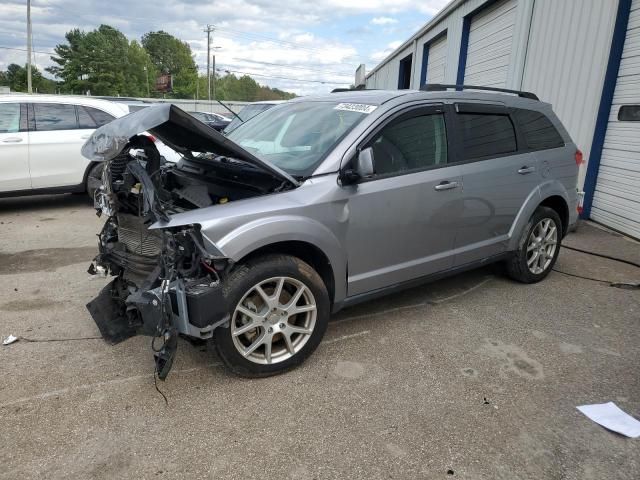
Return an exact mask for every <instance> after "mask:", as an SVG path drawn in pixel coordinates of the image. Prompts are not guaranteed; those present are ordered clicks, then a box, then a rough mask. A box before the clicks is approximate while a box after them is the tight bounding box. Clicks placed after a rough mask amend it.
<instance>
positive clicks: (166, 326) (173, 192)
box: [82, 105, 286, 379]
mask: <svg viewBox="0 0 640 480" xmlns="http://www.w3.org/2000/svg"><path fill="white" fill-rule="evenodd" d="M193 122H194V120H193V119H191V118H190V116H189V115H188V114H186V113H184V112H182V111H179V110H176V109H175V107H173V106H169V105H167V106H162V107H151V108H149V109H147V111H146V112H145V111H140V112H136V113H133V114H130V115H128V116H127V117H123V118H121V119H117V120H115V121H114V122H112V123H110V124H107V125H105V126H103V127H101V128H100V129H98V130H96V131H95V132H94V134H93V135H92V136H91V137H90V139H89V140H88V141H87V143H86V144H85V145H84V146H83V150H82V151H83V154H84V155H85V156H86V157H88V158H90V159H91V160H97V161H103V162H104V168H103V172H102V185H101V186H100V188H99V189H98V190H97V191H96V193H95V197H94V202H95V207H96V210H97V213H98V215H99V216H104V217H106V221H105V224H104V227H103V228H102V231H101V232H100V234H99V235H98V238H99V242H98V245H99V254H98V255H97V256H96V257H95V259H94V260H93V262H92V263H91V265H90V267H89V270H88V271H89V273H90V274H92V275H98V276H108V275H110V276H113V277H115V278H114V279H113V280H112V281H111V282H110V283H109V284H108V285H106V286H105V287H104V288H103V289H102V291H101V292H100V293H99V295H98V296H97V297H96V298H95V299H94V300H92V301H91V302H89V303H88V304H87V308H88V310H89V312H90V313H91V316H92V317H93V319H94V321H95V322H96V324H97V325H98V328H99V329H100V332H101V333H102V335H103V337H104V338H105V339H106V340H107V341H108V342H110V343H118V342H121V341H123V340H125V339H127V338H129V337H132V336H134V335H139V334H143V335H150V336H152V337H153V341H152V348H153V350H154V357H155V362H156V371H157V374H158V377H159V378H161V379H164V378H166V376H167V374H168V372H169V370H170V369H171V366H172V363H173V359H174V357H175V354H176V349H177V338H178V335H185V336H188V337H191V338H196V339H200V340H206V339H208V338H210V337H212V335H213V331H214V329H215V328H216V327H217V326H219V325H221V324H223V323H224V322H227V321H228V315H229V314H228V312H229V309H228V308H227V305H226V302H225V299H224V294H223V282H224V277H225V272H227V271H228V268H229V267H230V265H231V262H230V261H229V259H227V258H226V257H225V256H224V254H223V253H222V252H220V251H218V250H217V248H216V247H215V246H214V245H212V244H211V243H210V242H207V243H206V247H205V237H204V236H203V235H202V233H201V231H200V228H201V226H200V225H199V224H197V223H195V224H187V225H182V226H179V227H169V226H168V225H169V222H170V220H171V217H172V216H173V215H176V214H180V213H184V212H186V211H189V210H194V209H199V208H206V207H211V206H214V205H219V204H225V203H227V202H230V201H234V200H236V199H242V198H247V197H251V196H256V195H262V194H266V193H269V192H271V191H274V190H276V189H278V188H284V187H283V185H284V184H286V181H285V182H284V183H283V180H282V179H281V178H278V176H277V175H274V174H273V172H269V171H265V170H264V169H260V168H256V166H255V165H252V164H250V163H249V161H247V160H246V159H243V158H242V151H241V150H239V147H237V146H235V145H234V144H230V142H227V141H226V140H225V139H224V137H221V136H220V135H219V134H218V133H217V132H215V131H213V130H211V129H209V128H208V127H206V126H203V125H201V124H199V123H196V124H194V123H193ZM203 128H204V129H205V130H203ZM154 129H155V130H154ZM146 131H150V132H151V133H152V134H153V135H158V136H160V135H164V136H163V137H162V140H163V142H164V143H167V144H169V145H170V146H172V147H174V148H175V149H176V151H179V152H180V153H181V154H182V156H183V158H182V160H181V161H180V162H178V163H171V162H165V161H164V159H163V158H161V156H160V154H159V152H158V149H157V148H156V146H155V144H154V138H153V137H152V136H151V135H149V134H147V133H145V132H146ZM211 132H213V133H211ZM141 133H142V134H141ZM183 139H184V143H181V142H182V140H183ZM196 152H200V153H197V154H196ZM229 153H231V154H235V155H234V157H230V156H229ZM239 157H240V158H239ZM246 157H247V158H248V159H249V160H252V157H250V155H249V154H246ZM285 180H286V179H285Z"/></svg>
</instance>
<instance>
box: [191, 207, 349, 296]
mask: <svg viewBox="0 0 640 480" xmlns="http://www.w3.org/2000/svg"><path fill="white" fill-rule="evenodd" d="M202 234H203V236H204V237H205V238H206V243H211V244H214V245H215V246H216V247H217V248H218V249H219V250H220V251H221V252H223V253H224V255H225V256H226V257H227V258H230V259H231V260H233V261H236V262H237V261H239V260H241V259H242V258H244V257H246V256H247V255H248V254H250V253H251V252H254V251H256V250H258V249H259V248H262V247H265V246H267V245H272V244H274V243H279V242H289V241H300V242H306V243H309V244H311V245H314V246H315V247H317V248H319V249H320V250H321V251H322V252H323V253H324V254H325V255H326V256H327V258H328V259H329V262H330V263H331V267H332V269H333V276H334V285H335V298H334V301H335V302H338V301H341V300H342V299H344V297H345V295H346V278H347V273H346V265H347V258H346V253H345V250H344V249H343V248H342V246H341V244H340V241H339V240H338V238H337V237H336V236H335V235H334V233H333V232H332V231H331V230H330V229H329V228H327V227H326V226H325V225H323V224H322V223H320V222H317V221H315V220H313V219H311V218H308V217H302V216H297V215H278V216H272V217H264V218H260V219H256V220H253V221H251V222H248V223H246V224H243V225H241V226H240V227H238V228H236V229H234V230H232V231H230V232H228V233H226V234H225V235H224V236H223V237H220V238H217V239H216V238H215V234H214V232H210V231H208V229H207V228H206V227H204V226H203V230H202Z"/></svg>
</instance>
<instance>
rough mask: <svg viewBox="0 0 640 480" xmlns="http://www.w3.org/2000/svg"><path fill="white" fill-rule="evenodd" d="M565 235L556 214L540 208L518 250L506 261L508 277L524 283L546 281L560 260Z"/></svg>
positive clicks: (532, 217) (530, 220) (524, 232)
mask: <svg viewBox="0 0 640 480" xmlns="http://www.w3.org/2000/svg"><path fill="white" fill-rule="evenodd" d="M562 233H563V232H562V221H561V220H560V216H559V215H558V214H557V213H556V211H555V210H553V209H551V208H548V207H538V208H537V209H536V211H535V212H534V213H533V215H532V216H531V219H529V223H528V224H527V226H526V227H525V228H524V230H523V232H522V237H521V238H520V242H519V243H518V250H517V251H516V252H515V253H514V255H513V256H512V257H511V258H510V259H509V260H507V261H506V262H505V267H506V270H507V275H509V277H511V278H512V279H513V280H516V281H518V282H521V283H536V282H539V281H540V280H542V279H544V278H545V277H546V276H547V275H549V272H550V271H551V270H552V269H553V266H554V265H555V263H556V260H557V259H558V254H559V253H560V241H561V239H562Z"/></svg>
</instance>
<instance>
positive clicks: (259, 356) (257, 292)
mask: <svg viewBox="0 0 640 480" xmlns="http://www.w3.org/2000/svg"><path fill="white" fill-rule="evenodd" d="M224 295H225V299H226V302H227V305H228V309H229V322H228V323H227V324H225V325H222V326H220V327H218V328H217V329H216V330H215V332H214V336H213V339H212V342H213V345H214V347H215V350H216V352H217V353H218V356H219V357H220V359H221V360H222V361H223V362H224V364H225V365H226V366H227V367H228V368H229V369H230V370H231V371H232V372H233V373H235V374H237V375H240V376H243V377H267V376H270V375H276V374H279V373H283V372H286V371H288V370H291V369H292V368H295V367H297V366H298V365H300V364H301V363H302V362H304V361H305V360H306V359H307V358H308V357H309V356H310V355H311V354H312V353H313V351H314V350H315V349H316V348H317V347H318V345H319V344H320V341H321V340H322V337H323V336H324V333H325V331H326V329H327V325H328V322H329V315H330V301H329V294H328V293H327V288H326V286H325V284H324V282H323V281H322V279H321V278H320V275H318V273H317V272H316V271H315V270H314V269H313V268H311V266H309V265H308V264H307V263H305V262H303V261H302V260H300V259H299V258H296V257H291V256H286V255H266V256H263V257H258V258H256V259H253V260H250V261H248V262H247V263H245V264H243V265H239V266H238V267H236V268H235V269H234V270H233V271H232V272H231V273H230V275H229V276H228V277H227V279H226V280H225V287H224Z"/></svg>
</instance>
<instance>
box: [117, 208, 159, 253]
mask: <svg viewBox="0 0 640 480" xmlns="http://www.w3.org/2000/svg"><path fill="white" fill-rule="evenodd" d="M117 219H118V240H119V241H120V242H121V243H123V244H124V245H125V247H126V249H127V251H128V252H130V253H135V254H138V255H143V256H145V257H157V256H158V255H160V252H161V251H162V234H161V233H160V232H159V231H157V230H149V229H148V227H147V225H145V223H144V219H143V218H142V217H136V216H135V215H131V214H126V213H118V215H117Z"/></svg>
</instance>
